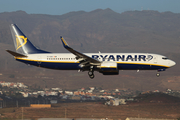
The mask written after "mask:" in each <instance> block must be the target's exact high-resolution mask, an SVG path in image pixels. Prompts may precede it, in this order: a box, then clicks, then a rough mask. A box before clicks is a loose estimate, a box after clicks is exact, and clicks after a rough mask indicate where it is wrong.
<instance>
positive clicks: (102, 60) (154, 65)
mask: <svg viewBox="0 0 180 120" xmlns="http://www.w3.org/2000/svg"><path fill="white" fill-rule="evenodd" d="M10 29H11V34H12V38H13V41H14V46H15V49H16V52H14V51H11V50H6V51H7V52H9V53H10V54H11V55H13V56H14V58H15V59H16V60H17V61H20V62H23V63H25V64H27V65H33V66H38V67H43V68H49V69H57V70H78V71H88V75H89V77H90V78H91V79H93V78H94V71H98V72H100V73H102V74H103V75H118V74H119V70H137V71H139V70H157V74H156V76H157V77H159V76H160V73H159V72H160V71H165V70H166V69H167V68H170V67H172V66H174V65H175V64H176V63H175V62H174V61H172V60H170V59H168V58H167V57H165V56H163V55H159V54H152V53H101V52H99V53H81V52H78V51H76V50H74V49H73V48H71V47H70V46H69V45H68V43H67V42H66V41H65V39H64V38H63V37H62V36H60V39H61V41H62V44H63V46H64V48H65V49H67V50H68V51H69V52H71V53H51V52H48V51H44V50H41V49H38V48H36V47H35V46H34V45H33V44H32V43H31V42H30V40H29V39H28V38H27V37H26V36H25V35H24V33H23V32H22V31H21V30H20V29H19V28H18V26H17V25H16V24H11V25H10Z"/></svg>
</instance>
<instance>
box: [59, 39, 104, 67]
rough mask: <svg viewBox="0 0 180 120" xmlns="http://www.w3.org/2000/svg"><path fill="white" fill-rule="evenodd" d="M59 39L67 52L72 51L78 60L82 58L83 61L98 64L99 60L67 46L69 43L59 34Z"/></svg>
mask: <svg viewBox="0 0 180 120" xmlns="http://www.w3.org/2000/svg"><path fill="white" fill-rule="evenodd" d="M60 38H61V41H62V43H63V46H64V48H66V49H67V50H68V51H69V52H71V53H73V54H74V55H75V56H76V59H78V60H82V61H83V63H86V64H87V63H89V64H91V65H99V64H100V63H101V62H100V61H99V60H96V59H93V58H91V57H89V56H87V55H85V54H83V53H80V52H78V51H76V50H74V49H72V48H71V47H69V45H68V44H67V42H66V41H65V40H64V39H63V37H62V36H60Z"/></svg>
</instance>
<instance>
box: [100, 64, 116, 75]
mask: <svg viewBox="0 0 180 120" xmlns="http://www.w3.org/2000/svg"><path fill="white" fill-rule="evenodd" d="M98 67H99V69H100V71H99V72H100V73H102V74H103V75H118V74H119V70H118V68H117V63H116V62H106V61H105V62H102V63H101V65H100V66H98Z"/></svg>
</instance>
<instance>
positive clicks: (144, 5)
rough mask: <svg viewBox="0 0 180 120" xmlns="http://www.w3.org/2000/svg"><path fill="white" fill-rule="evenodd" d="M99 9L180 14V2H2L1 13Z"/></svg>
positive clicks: (30, 0) (49, 12) (113, 0)
mask: <svg viewBox="0 0 180 120" xmlns="http://www.w3.org/2000/svg"><path fill="white" fill-rule="evenodd" d="M99 8H100V9H106V8H110V9H112V10H113V11H115V12H118V13H121V12H124V11H130V10H157V11H159V12H165V11H171V12H173V13H180V0H0V13H2V12H12V11H18V10H23V11H25V12H27V13H28V14H51V15H62V14H65V13H68V12H72V11H80V10H83V11H86V12H89V11H92V10H95V9H99Z"/></svg>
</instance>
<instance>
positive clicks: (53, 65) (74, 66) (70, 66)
mask: <svg viewBox="0 0 180 120" xmlns="http://www.w3.org/2000/svg"><path fill="white" fill-rule="evenodd" d="M16 60H17V61H20V62H23V63H26V64H30V65H34V66H40V67H44V68H49V69H59V70H78V69H81V67H80V66H79V63H68V62H60V61H57V62H55V61H53V62H44V61H43V62H39V61H30V60H22V59H18V58H17V59H16ZM117 67H118V69H119V70H137V69H139V70H158V69H166V68H168V67H166V66H161V65H155V64H153V65H150V64H143V63H139V64H137V63H134V64H133V63H118V64H117Z"/></svg>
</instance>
